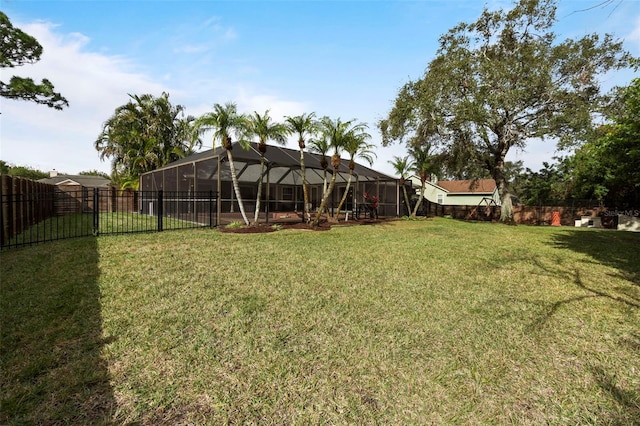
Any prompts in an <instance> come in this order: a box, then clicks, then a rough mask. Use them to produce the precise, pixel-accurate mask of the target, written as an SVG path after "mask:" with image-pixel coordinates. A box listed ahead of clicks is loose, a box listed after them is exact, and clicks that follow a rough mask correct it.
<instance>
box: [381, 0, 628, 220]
mask: <svg viewBox="0 0 640 426" xmlns="http://www.w3.org/2000/svg"><path fill="white" fill-rule="evenodd" d="M555 13H556V4H555V2H554V1H553V0H520V1H519V2H518V3H517V4H515V6H514V7H513V9H511V10H508V11H507V10H502V9H501V10H497V11H490V10H488V9H485V10H484V11H483V12H482V14H481V15H480V17H479V18H478V20H477V21H475V22H473V23H461V24H459V25H457V26H456V27H454V28H452V29H451V30H449V32H447V33H446V34H444V35H443V36H441V37H440V47H439V49H438V51H437V55H436V57H435V59H433V61H431V63H430V64H429V66H428V68H427V69H426V71H425V74H424V76H423V77H422V78H421V79H419V80H417V81H411V82H409V83H407V84H406V85H405V86H404V87H403V88H402V89H401V90H400V92H399V94H398V97H397V99H396V101H395V105H394V107H393V108H392V110H391V112H390V113H389V116H388V117H387V118H385V119H383V120H381V121H380V123H379V126H380V129H381V131H382V134H383V143H384V144H389V143H392V142H397V141H405V140H407V139H409V140H413V139H415V138H414V137H413V136H414V135H415V134H416V133H421V134H422V137H423V138H424V140H427V141H433V140H434V138H432V137H429V136H430V135H437V136H438V137H437V138H435V140H437V141H439V148H440V149H441V150H442V151H443V152H445V153H446V154H448V157H449V166H452V165H453V166H456V167H464V168H476V169H477V168H478V167H482V168H484V169H486V170H487V171H488V172H489V173H490V174H491V176H492V177H493V178H494V179H495V181H496V184H497V186H498V190H499V194H500V199H501V202H502V216H501V220H502V221H511V220H512V216H513V212H512V206H511V195H510V194H509V190H508V186H507V179H506V176H505V171H504V166H505V157H506V155H507V153H508V152H509V150H510V149H511V148H513V147H518V148H524V147H525V146H526V144H527V141H528V140H529V139H532V138H548V139H553V140H555V141H556V142H559V143H561V144H567V143H575V141H577V140H584V139H585V138H586V137H587V136H588V135H589V133H590V131H591V129H592V124H593V123H592V121H593V115H594V113H597V112H598V111H599V109H600V107H601V105H602V101H603V95H602V94H601V90H600V84H599V81H598V78H599V76H600V75H602V74H603V73H606V72H608V71H610V70H615V69H619V68H622V67H626V66H629V65H630V64H631V58H630V56H629V55H628V54H627V53H626V52H624V51H623V48H622V43H621V42H620V41H617V40H614V38H613V37H612V36H611V35H604V36H600V35H598V34H589V35H585V36H584V37H582V38H580V39H575V40H574V39H566V40H564V41H561V42H558V40H556V35H555V34H554V33H553V31H552V27H553V25H554V23H555V22H556V17H555ZM412 143H413V142H412Z"/></svg>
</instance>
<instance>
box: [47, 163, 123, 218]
mask: <svg viewBox="0 0 640 426" xmlns="http://www.w3.org/2000/svg"><path fill="white" fill-rule="evenodd" d="M38 182H43V183H46V184H49V185H54V186H55V187H56V192H55V201H54V210H55V212H56V214H58V215H64V214H74V213H87V212H92V211H94V206H93V204H94V197H93V194H94V191H95V188H98V190H99V191H100V192H103V191H105V193H106V194H109V195H108V196H103V197H101V198H100V205H99V206H98V208H99V209H100V210H101V211H111V205H112V202H113V200H112V198H113V196H114V195H115V191H114V188H113V187H112V186H111V181H110V180H109V179H107V178H104V177H102V176H88V175H63V174H58V172H56V171H55V170H53V171H51V172H49V177H48V178H44V179H38Z"/></svg>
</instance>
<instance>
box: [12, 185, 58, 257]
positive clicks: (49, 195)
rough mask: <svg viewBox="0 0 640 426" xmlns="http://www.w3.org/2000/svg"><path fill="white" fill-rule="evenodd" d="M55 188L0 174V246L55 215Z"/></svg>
mask: <svg viewBox="0 0 640 426" xmlns="http://www.w3.org/2000/svg"><path fill="white" fill-rule="evenodd" d="M54 194H55V186H54V185H49V184H46V183H41V182H36V181H33V180H31V179H25V178H19V177H13V176H8V175H0V200H1V203H0V204H1V208H0V223H1V225H2V226H1V227H0V246H1V245H4V243H5V241H7V240H9V239H11V238H12V237H14V236H15V235H17V234H19V233H20V232H22V231H24V230H25V229H27V228H28V227H30V226H32V225H35V224H36V223H38V222H40V221H42V220H45V219H48V218H50V217H52V216H54V215H55V214H56V211H55V202H54V200H55V197H54Z"/></svg>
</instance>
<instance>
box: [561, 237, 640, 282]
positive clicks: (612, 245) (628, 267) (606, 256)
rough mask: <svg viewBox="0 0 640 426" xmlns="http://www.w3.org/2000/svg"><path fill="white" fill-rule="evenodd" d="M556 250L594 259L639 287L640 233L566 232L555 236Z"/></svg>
mask: <svg viewBox="0 0 640 426" xmlns="http://www.w3.org/2000/svg"><path fill="white" fill-rule="evenodd" d="M553 244H554V245H555V246H557V247H561V248H566V249H569V250H573V251H575V252H578V253H583V254H586V255H588V256H589V257H591V259H593V262H595V263H599V264H603V265H607V266H611V267H613V268H615V269H617V270H618V272H619V278H622V279H625V280H628V281H630V282H632V283H633V284H634V285H636V286H640V234H638V233H633V232H623V231H601V230H588V231H587V230H566V231H564V232H559V233H557V234H554V236H553Z"/></svg>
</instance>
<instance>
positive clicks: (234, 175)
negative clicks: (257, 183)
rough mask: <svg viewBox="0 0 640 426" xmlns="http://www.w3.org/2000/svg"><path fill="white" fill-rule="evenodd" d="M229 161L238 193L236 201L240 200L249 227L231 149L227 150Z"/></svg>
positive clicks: (241, 209) (243, 216) (243, 217)
mask: <svg viewBox="0 0 640 426" xmlns="http://www.w3.org/2000/svg"><path fill="white" fill-rule="evenodd" d="M227 159H228V160H229V170H230V171H231V181H232V182H233V190H234V191H235V193H236V199H237V200H238V206H239V207H240V213H242V219H244V223H245V225H248V224H249V219H247V214H246V213H245V211H244V204H243V202H242V196H241V195H240V185H238V176H237V175H236V166H235V165H234V164H233V155H231V149H229V148H227Z"/></svg>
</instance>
